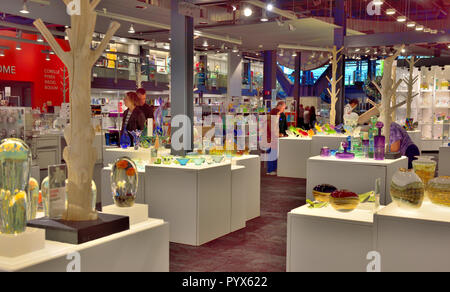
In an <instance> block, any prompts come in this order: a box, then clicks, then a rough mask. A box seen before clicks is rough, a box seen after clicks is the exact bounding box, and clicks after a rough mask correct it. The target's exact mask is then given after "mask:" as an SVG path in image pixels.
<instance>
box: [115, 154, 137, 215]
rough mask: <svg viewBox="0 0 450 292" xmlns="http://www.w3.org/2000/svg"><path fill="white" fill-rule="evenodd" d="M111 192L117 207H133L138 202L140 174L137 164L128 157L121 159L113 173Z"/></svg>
mask: <svg viewBox="0 0 450 292" xmlns="http://www.w3.org/2000/svg"><path fill="white" fill-rule="evenodd" d="M111 182H112V185H111V190H112V194H113V200H114V203H115V204H116V206H117V207H132V206H133V205H134V202H135V201H136V194H137V189H138V173H137V168H136V164H135V163H134V162H133V161H132V160H131V159H130V158H127V157H122V158H119V159H118V160H117V161H116V163H114V165H113V168H112V171H111Z"/></svg>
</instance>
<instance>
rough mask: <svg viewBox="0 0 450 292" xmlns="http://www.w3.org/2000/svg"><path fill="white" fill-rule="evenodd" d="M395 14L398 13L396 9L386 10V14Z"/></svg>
mask: <svg viewBox="0 0 450 292" xmlns="http://www.w3.org/2000/svg"><path fill="white" fill-rule="evenodd" d="M395 13H396V11H395V9H394V8H389V9H386V14H387V15H394V14H395Z"/></svg>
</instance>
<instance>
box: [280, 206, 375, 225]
mask: <svg viewBox="0 0 450 292" xmlns="http://www.w3.org/2000/svg"><path fill="white" fill-rule="evenodd" d="M308 206H309V205H303V206H301V207H299V208H296V209H294V210H292V211H291V212H289V214H291V215H302V216H314V217H318V218H322V219H331V220H336V219H337V220H344V221H357V222H359V223H365V224H372V223H373V212H372V211H370V210H365V209H355V210H353V211H352V212H348V213H343V212H339V211H336V210H335V209H333V207H332V206H330V205H328V206H327V207H324V208H308Z"/></svg>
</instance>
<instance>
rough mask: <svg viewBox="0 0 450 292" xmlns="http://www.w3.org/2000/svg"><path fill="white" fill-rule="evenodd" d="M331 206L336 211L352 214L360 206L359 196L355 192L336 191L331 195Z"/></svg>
mask: <svg viewBox="0 0 450 292" xmlns="http://www.w3.org/2000/svg"><path fill="white" fill-rule="evenodd" d="M330 204H331V206H333V208H334V209H335V210H336V211H339V212H351V211H353V210H355V209H356V207H358V205H359V196H358V195H357V194H355V193H353V192H350V191H347V190H342V191H334V192H332V193H331V195H330Z"/></svg>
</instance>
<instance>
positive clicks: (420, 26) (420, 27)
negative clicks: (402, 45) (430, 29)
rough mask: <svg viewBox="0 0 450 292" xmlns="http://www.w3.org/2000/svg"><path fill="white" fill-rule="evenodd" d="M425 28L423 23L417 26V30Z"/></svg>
mask: <svg viewBox="0 0 450 292" xmlns="http://www.w3.org/2000/svg"><path fill="white" fill-rule="evenodd" d="M423 29H424V26H423V25H418V26H416V30H417V31H422V30H423Z"/></svg>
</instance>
